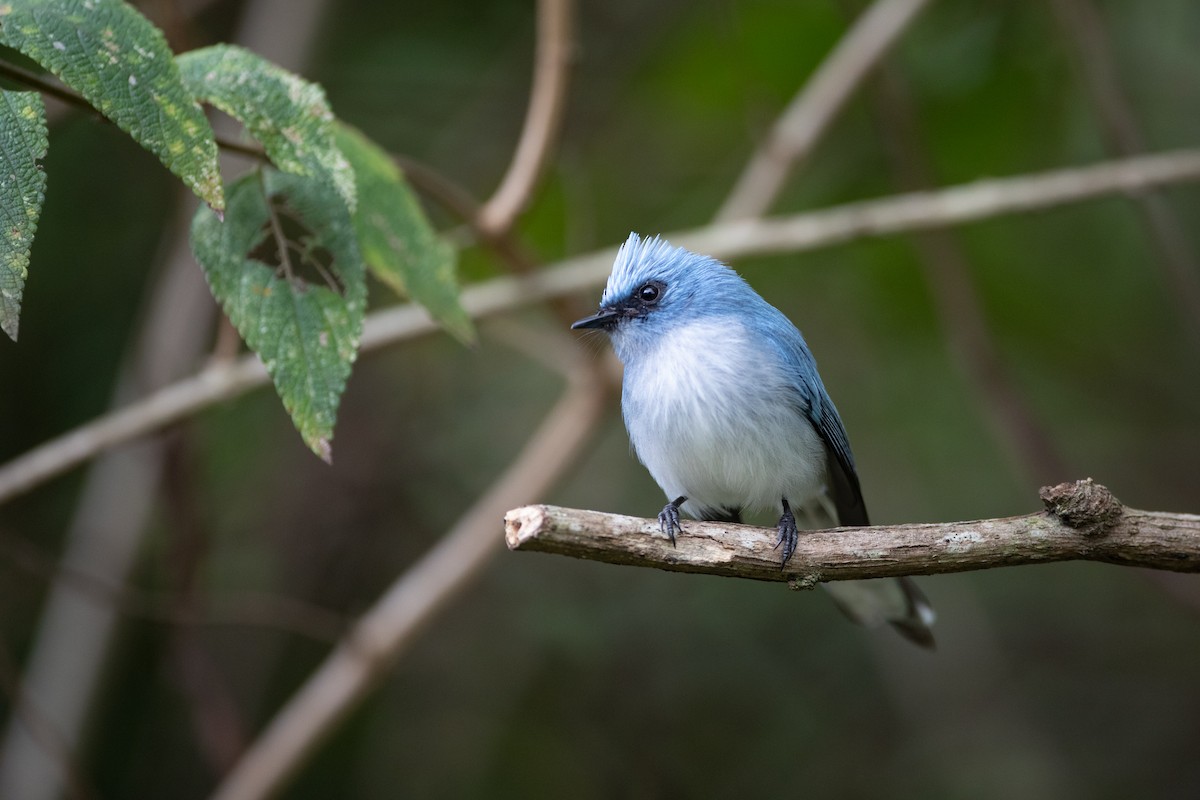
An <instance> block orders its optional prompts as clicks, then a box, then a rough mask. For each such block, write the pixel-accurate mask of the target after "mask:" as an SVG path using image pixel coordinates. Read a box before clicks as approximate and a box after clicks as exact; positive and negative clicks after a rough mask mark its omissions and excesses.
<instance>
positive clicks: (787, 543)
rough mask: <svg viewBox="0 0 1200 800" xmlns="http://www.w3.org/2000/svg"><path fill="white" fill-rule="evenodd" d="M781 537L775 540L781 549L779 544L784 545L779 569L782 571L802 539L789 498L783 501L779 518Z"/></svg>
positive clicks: (777, 547) (776, 545) (776, 546)
mask: <svg viewBox="0 0 1200 800" xmlns="http://www.w3.org/2000/svg"><path fill="white" fill-rule="evenodd" d="M778 530H779V537H778V538H777V539H776V540H775V547H774V548H773V549H779V545H783V561H781V562H780V564H779V569H780V571H782V570H783V569H784V568H785V567H786V566H787V562H788V559H790V558H791V557H792V553H794V552H796V544H797V543H798V542H799V541H800V529H799V528H797V527H796V516H795V515H794V514H792V509H791V506H789V505H788V502H787V500H786V499H785V500H784V501H783V515H782V516H781V517H780V518H779V528H778Z"/></svg>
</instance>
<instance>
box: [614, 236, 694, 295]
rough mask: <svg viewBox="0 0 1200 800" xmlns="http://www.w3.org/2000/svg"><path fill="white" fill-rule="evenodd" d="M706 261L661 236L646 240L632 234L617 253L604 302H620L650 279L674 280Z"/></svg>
mask: <svg viewBox="0 0 1200 800" xmlns="http://www.w3.org/2000/svg"><path fill="white" fill-rule="evenodd" d="M704 260H705V259H704V258H702V257H699V256H697V255H696V254H695V253H692V252H690V251H688V250H684V249H683V248H682V247H675V246H674V245H672V244H671V243H670V242H668V241H667V240H666V239H664V238H662V237H661V236H651V237H647V238H645V239H643V238H642V237H640V236H638V235H637V234H636V233H631V234H629V238H628V239H626V240H625V243H624V244H623V245H621V249H620V250H618V251H617V259H616V261H614V262H613V270H612V274H611V275H609V276H608V285H607V286H605V288H604V297H603V298H602V300H601V302H602V303H611V302H613V301H615V300H619V299H620V298H622V297H624V296H626V295H628V294H629V293H630V292H632V291H633V290H634V289H636V288H637V287H638V286H640V285H641V284H642V283H643V282H645V281H646V280H648V279H649V278H663V277H671V276H673V275H675V274H678V273H680V272H681V271H683V270H684V269H686V268H687V267H688V266H690V265H694V264H695V263H696V262H700V261H704Z"/></svg>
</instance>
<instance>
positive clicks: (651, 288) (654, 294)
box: [638, 283, 662, 305]
mask: <svg viewBox="0 0 1200 800" xmlns="http://www.w3.org/2000/svg"><path fill="white" fill-rule="evenodd" d="M660 294H662V290H660V289H659V287H658V286H657V285H656V284H653V283H647V284H646V285H645V286H643V287H642V288H640V289H638V299H639V300H641V301H642V302H643V303H647V304H651V305H652V304H654V303H657V302H658V298H659V295H660Z"/></svg>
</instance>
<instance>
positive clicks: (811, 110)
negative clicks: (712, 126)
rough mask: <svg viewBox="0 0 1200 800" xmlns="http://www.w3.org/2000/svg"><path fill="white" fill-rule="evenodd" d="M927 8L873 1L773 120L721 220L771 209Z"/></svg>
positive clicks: (904, 0)
mask: <svg viewBox="0 0 1200 800" xmlns="http://www.w3.org/2000/svg"><path fill="white" fill-rule="evenodd" d="M927 4H928V0H875V3H873V4H872V5H871V7H870V8H868V9H867V10H866V11H865V12H863V14H862V15H861V16H859V18H858V19H857V20H855V22H854V25H853V27H851V28H850V30H849V32H847V33H846V35H845V36H843V37H842V38H841V39H839V40H838V43H837V46H836V47H834V49H833V52H831V53H830V54H829V56H828V57H827V58H826V59H825V61H824V62H822V64H821V66H820V68H819V69H818V70H817V72H816V73H815V74H814V75H813V76H812V78H810V79H809V81H808V82H807V83H805V84H804V86H803V87H802V88H801V89H800V91H799V92H798V93H797V94H796V96H795V97H794V98H792V102H791V103H789V104H788V107H787V108H786V109H784V111H783V113H782V114H781V115H780V116H779V118H778V119H777V120H775V124H774V125H773V126H772V127H771V131H770V133H768V134H767V138H766V139H764V140H763V142H762V144H761V145H760V146H759V148H758V150H757V151H756V152H755V153H754V155H753V156H751V158H750V161H749V162H748V163H747V164H746V166H745V168H744V169H743V170H742V174H741V175H740V176H739V177H738V179H737V182H736V183H735V184H734V187H733V190H732V191H730V193H729V197H728V198H726V200H725V203H724V204H723V205H722V206H721V210H720V211H718V212H717V216H716V219H717V221H719V222H725V221H728V220H732V219H745V218H748V217H759V216H762V215H763V214H765V213H766V212H767V211H768V210H769V209H770V207H771V204H772V203H774V202H775V198H776V197H778V196H779V192H780V190H782V189H783V186H784V184H785V183H786V182H787V179H788V177H789V176H790V175H791V173H792V172H793V171H794V170H795V169H796V167H797V166H798V165H799V164H800V163H802V162H803V161H804V160H805V159H807V158H808V156H809V154H810V153H812V151H813V148H814V147H815V146H816V144H817V142H818V141H819V140H820V138H821V136H822V134H824V133H825V130H826V129H827V128H828V127H829V125H830V124H831V123H832V122H833V120H834V119H835V118H836V117H837V115H838V113H839V112H841V110H842V108H843V107H844V106H845V105H846V102H847V101H848V100H849V99H850V97H851V95H853V94H854V92H855V90H856V89H857V88H858V87H859V86H860V85H861V84H862V82H863V79H864V78H865V77H866V76H867V74H868V73H870V71H871V69H872V67H874V66H875V65H876V64H877V63H878V62H879V60H880V59H881V58H883V55H884V54H885V53H886V52H887V51H888V50H889V49H890V48H891V46H892V45H893V44H895V42H896V40H898V39H899V38H900V36H901V34H903V33H904V31H906V30H908V26H909V25H910V24H911V23H912V21H913V20H914V19H916V16H917V14H918V13H920V11H921V9H922V8H924V7H925V6H926V5H927Z"/></svg>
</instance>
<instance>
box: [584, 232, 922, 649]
mask: <svg viewBox="0 0 1200 800" xmlns="http://www.w3.org/2000/svg"><path fill="white" fill-rule="evenodd" d="M571 328H572V329H574V330H589V329H594V330H600V331H603V332H605V333H607V334H608V338H609V340H610V341H611V343H612V347H613V350H614V351H615V353H616V355H617V358H618V359H619V360H620V361H621V363H622V365H623V366H624V376H623V379H622V386H621V412H622V416H623V417H624V420H625V427H626V430H627V431H628V434H629V440H630V443H631V445H632V447H633V450H634V452H635V454H636V456H637V458H638V460H640V461H641V463H642V464H643V465H644V466H645V467H646V469H647V470H648V471H649V472H650V475H651V477H653V478H654V480H655V482H656V483H658V485H659V487H660V488H661V489H662V491H663V492H664V493H665V494H666V496H667V499H668V502H667V504H666V505H665V506H664V507H663V509H662V511H661V512H660V513H659V515H658V522H659V527H660V528H661V531H662V533H664V534H665V535H666V536H668V537H669V538H670V540H671V543H672V544H674V543H675V539H676V536H677V535H679V534H682V533H683V528H682V526H681V523H680V512H681V511H682V512H683V513H685V514H687V515H688V516H690V517H693V518H695V519H700V520H711V521H724V522H740V521H741V520H742V515H743V514H745V513H754V512H756V511H757V512H766V511H768V510H771V511H774V512H776V513H778V514H779V517H778V519H779V522H778V525H777V528H776V530H777V538H776V542H775V547H776V548H780V547H782V553H781V555H782V562H781V565H780V567H781V569H786V566H787V562H788V560H789V559H790V558H791V557H792V554H793V553H794V552H795V549H796V545H797V542H798V541H799V535H800V534H799V526H798V524H797V521H796V515H797V513H799V512H801V511H804V512H805V513H808V514H814V513H816V512H819V511H820V510H822V509H824V510H825V511H826V512H827V513H829V514H830V516H832V517H833V519H834V522H835V524H838V525H843V526H866V525H869V524H870V521H869V518H868V516H867V508H866V504H865V502H864V500H863V494H862V489H861V486H860V483H859V478H858V472H857V470H856V468H855V464H854V455H853V453H852V452H851V450H850V441H849V438H848V437H847V434H846V429H845V426H844V425H843V424H842V419H841V417H840V416H839V415H838V412H837V408H836V407H834V404H833V401H832V400H831V399H830V397H829V393H828V392H827V391H826V390H825V385H824V384H823V383H822V381H821V376H820V374H819V373H818V372H817V363H816V360H815V359H814V357H813V355H812V352H811V351H810V350H809V348H808V345H807V343H806V342H805V340H804V337H803V335H802V334H801V333H800V331H799V330H798V329H797V328H796V326H795V325H793V324H792V322H791V321H790V320H789V319H788V318H787V317H786V316H785V315H784V314H783V312H781V311H779V310H778V309H777V308H775V307H774V306H772V305H771V304H770V303H768V302H767V301H766V300H764V299H763V298H762V296H761V295H759V294H758V293H757V292H756V291H755V290H754V289H753V288H752V287H751V286H750V284H748V283H747V282H746V281H745V279H743V278H742V277H741V276H740V275H739V274H738V273H737V272H736V271H734V270H733V269H731V268H730V267H728V266H727V265H725V264H723V263H722V262H720V261H719V260H717V259H715V258H712V257H709V256H705V255H700V254H697V253H693V252H691V251H689V250H686V249H684V248H682V247H674V246H672V245H671V244H670V242H668V241H666V240H665V239H663V238H661V237H659V236H654V237H646V238H643V237H641V236H639V235H638V234H637V233H631V234H630V235H629V238H628V239H627V240H626V241H625V242H624V244H622V245H621V247H620V248H619V250H618V251H617V256H616V259H615V261H614V262H613V267H612V272H611V274H610V275H609V277H608V282H607V284H606V286H605V288H604V292H603V294H602V296H601V299H600V307H599V309H598V311H597V313H595V314H593V315H591V316H588V317H584V318H583V319H580V320H577V321H575V322H574V323H573V324H572V325H571ZM822 585H823V586H825V587H826V588H827V589H828V590H829V592H830V593H831V595H832V597H833V599H834V601H835V604H836V605H837V606H838V607H839V608H840V609H841V610H842V611H843V612H844V613H845V614H846V615H847V616H849V617H850V618H851V619H852V620H854V621H856V622H859V623H861V624H864V625H867V626H875V625H878V624H881V623H883V622H888V623H890V624H891V625H892V626H893V627H894V628H895V629H896V630H897V631H898V632H899V633H901V634H902V635H903V636H905V637H906V638H908V639H910V640H911V641H913V642H915V643H917V644H919V645H922V646H924V647H928V648H932V647H933V646H934V639H933V633H932V630H931V626H932V624H933V621H934V618H935V614H934V611H933V607H932V606H931V605H930V603H929V601H928V600H927V599H926V597H925V595H924V594H923V593H922V592H921V590H920V589H919V588H918V587H917V585H916V583H915V582H914V581H912V580H911V579H910V578H906V577H905V578H887V579H877V580H868V581H843V582H837V583H834V584H822Z"/></svg>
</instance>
